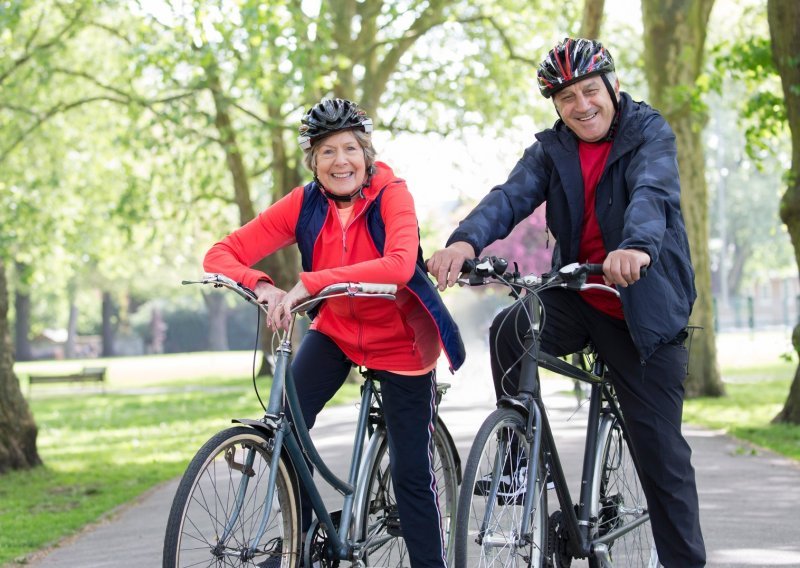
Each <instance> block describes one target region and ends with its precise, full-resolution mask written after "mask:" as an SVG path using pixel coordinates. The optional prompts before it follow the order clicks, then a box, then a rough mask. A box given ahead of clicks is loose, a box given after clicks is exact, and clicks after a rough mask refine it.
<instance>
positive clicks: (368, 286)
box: [359, 282, 397, 294]
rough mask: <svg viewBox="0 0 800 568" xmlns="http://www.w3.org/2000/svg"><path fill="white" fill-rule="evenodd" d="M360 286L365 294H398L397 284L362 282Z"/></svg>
mask: <svg viewBox="0 0 800 568" xmlns="http://www.w3.org/2000/svg"><path fill="white" fill-rule="evenodd" d="M359 287H360V288H361V291H362V292H363V293H365V294H396V293H397V284H372V283H369V282H360V283H359Z"/></svg>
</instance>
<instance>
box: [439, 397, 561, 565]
mask: <svg viewBox="0 0 800 568" xmlns="http://www.w3.org/2000/svg"><path fill="white" fill-rule="evenodd" d="M528 451H529V450H528V446H527V443H526V442H525V421H524V419H523V417H522V415H521V414H520V413H519V412H517V411H515V410H512V409H508V408H500V409H498V410H495V411H494V412H492V414H490V415H489V417H488V418H487V419H486V420H485V421H484V423H483V424H482V425H481V428H480V430H478V434H477V436H476V437H475V441H474V442H473V444H472V449H471V450H470V454H469V458H468V460H467V465H466V467H465V469H464V480H463V482H462V484H461V493H460V494H459V502H458V516H457V520H456V543H455V545H456V548H455V561H456V563H455V565H456V567H457V568H473V567H475V566H534V567H536V568H541V567H544V566H547V562H548V559H547V489H546V487H547V483H546V481H545V478H546V476H545V474H544V467H543V464H542V460H541V456H540V459H537V460H535V461H536V464H537V465H536V467H535V472H536V473H535V474H533V471H530V470H529V467H528V466H529V463H530V461H529V459H528ZM528 484H533V487H532V488H530V489H526V488H527V485H528ZM528 490H530V491H532V493H531V498H532V506H531V513H530V515H529V516H528V518H527V529H524V528H523V520H524V519H523V516H524V507H523V502H524V497H525V494H526V492H527V491H528Z"/></svg>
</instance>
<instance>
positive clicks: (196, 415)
mask: <svg viewBox="0 0 800 568" xmlns="http://www.w3.org/2000/svg"><path fill="white" fill-rule="evenodd" d="M245 356H246V355H245ZM166 359H167V358H162V359H161V361H162V362H165V361H166ZM179 361H180V362H181V363H182V365H176V366H175V369H177V371H175V372H174V373H172V374H171V373H170V372H169V371H166V372H163V373H162V374H161V376H162V378H161V379H159V380H155V379H154V378H153V377H152V376H144V375H142V376H141V377H140V378H137V375H136V373H135V372H132V371H131V369H130V366H131V362H130V361H129V362H128V368H127V375H126V374H125V373H123V372H119V373H117V379H116V380H115V379H114V376H115V373H113V372H111V373H110V375H111V380H110V383H109V385H108V387H107V393H106V394H102V393H100V392H98V389H97V388H96V387H95V386H78V385H74V386H72V387H66V390H65V389H58V390H57V391H56V390H54V389H49V390H48V389H47V387H42V388H41V389H39V387H38V385H37V386H34V388H33V397H32V399H31V400H29V404H30V407H31V410H32V412H33V414H34V418H35V420H36V423H37V425H38V427H39V437H38V449H39V454H40V456H41V457H42V460H43V461H44V462H45V465H44V467H41V468H37V469H35V470H33V471H27V472H11V473H9V474H7V475H4V476H0V526H2V527H3V529H2V531H0V565H4V564H5V563H17V562H18V563H24V557H25V555H27V554H28V553H30V552H32V551H35V550H37V549H40V548H42V547H45V546H48V545H51V544H55V543H56V542H58V541H59V540H60V539H61V538H63V537H65V536H68V535H70V534H73V533H74V532H75V531H77V530H79V529H80V528H81V527H83V526H85V525H86V524H87V523H90V522H93V521H96V520H97V519H98V518H100V517H101V516H102V515H103V514H105V513H108V512H109V511H111V510H113V509H114V508H115V507H117V506H119V505H121V504H123V503H125V502H127V501H130V500H131V499H133V498H135V497H137V496H138V495H140V494H142V493H143V492H144V491H146V490H147V489H149V488H151V487H153V486H154V485H156V484H158V483H161V482H163V481H166V480H169V479H172V478H174V477H176V476H178V475H180V474H181V473H182V472H183V470H184V469H185V468H186V465H187V464H188V462H189V460H190V459H191V458H192V456H193V455H194V453H195V452H196V451H197V449H198V448H199V447H200V446H201V445H202V444H203V443H204V442H205V441H206V440H207V439H208V438H209V437H210V436H211V435H213V434H214V433H215V432H217V431H219V430H222V429H225V428H228V427H229V426H231V422H230V420H231V418H234V417H243V418H244V417H250V418H255V417H258V416H261V415H262V414H263V411H262V410H261V407H260V405H259V404H258V400H257V399H256V396H255V394H254V392H253V388H252V383H251V379H250V378H249V377H242V376H238V377H235V376H229V377H219V376H211V377H210V376H202V375H201V376H200V377H199V378H197V379H192V380H187V379H185V378H183V379H182V378H180V375H181V374H184V373H186V372H187V369H186V368H185V365H190V366H195V367H196V369H195V371H194V372H195V373H196V374H200V373H202V369H203V368H208V366H209V364H208V355H207V354H200V355H196V356H194V357H187V356H183V357H181V358H179ZM108 363H109V364H110V365H111V366H113V367H118V368H120V369H122V368H123V367H124V366H125V362H124V361H122V362H121V361H120V360H116V359H115V360H109V361H108ZM143 363H144V362H142V363H141V364H143ZM141 364H140V365H139V366H141ZM65 365H68V364H67V363H63V364H62V366H65ZM69 365H71V366H72V367H76V366H77V367H79V366H80V365H75V364H74V363H70V364H69ZM134 366H135V365H134ZM22 367H23V369H22V370H21V369H20V368H17V372H18V373H19V374H20V375H22V376H23V378H22V386H23V389H24V388H26V386H27V385H26V384H25V383H26V380H25V375H24V374H23V373H24V372H25V371H30V369H25V366H22ZM162 368H163V369H166V368H169V365H166V364H165V365H162ZM51 370H55V369H51ZM110 370H111V369H110ZM144 385H146V386H147V387H149V388H146V389H141V388H140V389H138V390H132V389H133V388H134V387H142V386H144ZM160 387H165V388H160ZM197 387H201V388H200V389H198V388H197ZM259 390H260V392H261V396H262V398H263V399H266V398H267V397H268V396H269V382H268V381H262V382H261V385H260V386H259ZM357 396H358V386H357V385H352V384H348V385H345V387H344V388H343V389H342V390H341V391H340V393H339V394H338V395H337V397H336V398H335V399H334V401H333V402H332V403H333V404H336V403H338V402H343V401H344V400H352V399H353V398H356V397H357ZM265 403H266V400H265Z"/></svg>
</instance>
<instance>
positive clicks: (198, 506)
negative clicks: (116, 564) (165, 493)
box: [163, 426, 300, 568]
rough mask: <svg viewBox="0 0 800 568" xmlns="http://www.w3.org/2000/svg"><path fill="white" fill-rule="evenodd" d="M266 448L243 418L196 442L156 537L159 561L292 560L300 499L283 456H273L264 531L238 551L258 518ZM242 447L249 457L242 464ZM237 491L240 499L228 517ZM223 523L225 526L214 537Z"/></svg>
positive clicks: (169, 567) (290, 564) (177, 564)
mask: <svg viewBox="0 0 800 568" xmlns="http://www.w3.org/2000/svg"><path fill="white" fill-rule="evenodd" d="M269 448H270V440H269V438H268V437H267V436H266V435H264V434H263V433H261V432H259V431H257V430H255V429H253V428H248V427H245V426H238V427H234V428H229V429H228V430H224V431H222V432H219V433H218V434H216V435H215V436H213V437H212V438H211V439H210V440H209V441H208V442H206V443H205V444H204V445H203V447H202V448H200V450H199V451H198V452H197V454H195V456H194V458H193V459H192V461H191V462H190V463H189V466H188V467H187V469H186V472H185V473H184V475H183V478H182V479H181V481H180V484H179V485H178V490H177V491H176V493H175V498H174V500H173V502H172V508H171V510H170V514H169V520H168V521H167V530H166V534H165V537H164V555H163V566H164V568H181V567H188V566H258V565H260V564H262V563H264V562H266V561H267V560H268V559H269V558H273V557H279V558H280V563H277V562H274V561H273V562H274V564H275V565H279V566H280V567H282V568H294V567H295V566H297V565H298V564H299V557H300V556H299V549H300V500H299V495H298V492H297V484H296V480H295V474H294V469H293V468H292V466H291V464H290V463H289V462H288V461H287V460H286V458H284V457H281V459H280V461H279V464H278V472H277V477H276V480H275V494H274V498H273V502H272V512H271V514H270V520H269V524H268V526H267V527H266V532H265V533H264V536H263V537H262V538H261V539H260V540H259V542H258V543H257V545H256V550H255V551H254V552H252V553H248V552H246V549H248V548H249V545H250V543H251V540H252V539H253V538H254V535H255V534H256V533H257V532H258V527H259V524H260V522H261V520H262V512H263V507H264V500H265V494H266V488H267V485H268V483H267V479H268V475H269V471H270V463H271V462H270V458H271V456H272V453H271V451H270V449H269ZM251 452H252V454H251ZM246 454H249V455H250V457H252V459H253V463H252V465H251V466H250V467H248V466H247V465H246V462H245V459H246V457H245V456H246ZM245 475H246V476H247V478H248V479H247V480H246V482H244V481H243V476H245ZM242 490H244V493H242ZM239 497H241V506H240V507H239V508H238V514H235V518H234V520H233V521H232V522H231V520H230V519H231V517H232V515H234V512H235V511H236V510H237V507H236V503H237V498H239ZM229 523H230V524H231V525H232V527H233V528H232V530H230V531H229V536H228V538H227V539H226V541H225V542H223V543H220V542H219V538H220V537H221V535H223V534H224V532H225V527H226V525H227V524H229ZM270 565H273V564H272V563H270Z"/></svg>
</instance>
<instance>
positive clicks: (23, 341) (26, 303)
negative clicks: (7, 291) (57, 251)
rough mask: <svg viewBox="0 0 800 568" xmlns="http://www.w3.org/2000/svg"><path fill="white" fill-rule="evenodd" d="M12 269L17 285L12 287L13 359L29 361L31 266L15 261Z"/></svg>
mask: <svg viewBox="0 0 800 568" xmlns="http://www.w3.org/2000/svg"><path fill="white" fill-rule="evenodd" d="M14 269H15V273H16V277H17V285H16V286H15V287H14V359H15V360H16V361H31V360H32V359H33V349H32V348H31V295H30V291H29V282H30V279H31V272H32V271H31V267H30V266H29V265H27V264H25V263H22V262H15V263H14Z"/></svg>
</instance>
